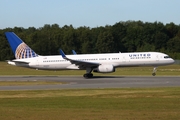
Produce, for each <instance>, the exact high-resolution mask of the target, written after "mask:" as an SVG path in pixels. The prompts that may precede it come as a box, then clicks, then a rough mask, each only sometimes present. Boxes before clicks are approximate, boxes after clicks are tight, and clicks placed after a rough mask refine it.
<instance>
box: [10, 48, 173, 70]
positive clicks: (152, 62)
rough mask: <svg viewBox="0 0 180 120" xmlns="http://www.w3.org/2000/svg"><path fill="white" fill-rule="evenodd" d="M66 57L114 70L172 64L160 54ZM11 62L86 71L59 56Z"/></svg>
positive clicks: (28, 65)
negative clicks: (110, 67) (107, 66)
mask: <svg viewBox="0 0 180 120" xmlns="http://www.w3.org/2000/svg"><path fill="white" fill-rule="evenodd" d="M66 56H67V57H68V58H70V59H73V60H78V61H87V62H92V63H99V64H100V65H112V66H113V67H114V68H117V67H126V66H162V65H169V64H173V63H174V60H173V59H172V58H169V57H168V55H166V54H164V53H160V52H134V53H108V54H79V55H66ZM13 61H14V62H13ZM13 61H10V62H9V64H12V65H17V66H23V67H30V68H35V69H44V70H62V69H64V70H65V69H86V68H79V66H76V65H75V64H72V63H71V62H70V61H68V60H66V59H63V58H62V56H61V55H57V56H38V57H34V58H26V59H15V60H13ZM16 61H18V62H16ZM25 62H26V63H28V64H26V63H25Z"/></svg>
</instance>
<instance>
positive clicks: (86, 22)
mask: <svg viewBox="0 0 180 120" xmlns="http://www.w3.org/2000/svg"><path fill="white" fill-rule="evenodd" d="M179 6H180V0H0V16H1V17H0V29H4V28H8V27H10V28H14V27H23V28H28V27H35V28H39V27H43V26H44V25H45V24H50V25H52V24H58V25H59V26H60V27H63V26H64V25H73V27H76V28H77V27H80V26H86V27H90V28H93V27H98V26H106V25H114V24H115V23H117V22H120V21H128V20H134V21H138V20H140V21H143V22H155V21H158V22H162V23H164V24H167V23H170V22H173V23H175V24H176V25H180V7H179Z"/></svg>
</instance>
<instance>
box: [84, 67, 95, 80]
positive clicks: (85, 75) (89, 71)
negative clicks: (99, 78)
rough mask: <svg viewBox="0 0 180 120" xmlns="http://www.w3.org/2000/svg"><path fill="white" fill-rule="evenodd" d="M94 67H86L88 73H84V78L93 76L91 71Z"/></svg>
mask: <svg viewBox="0 0 180 120" xmlns="http://www.w3.org/2000/svg"><path fill="white" fill-rule="evenodd" d="M92 70H93V69H92V68H86V74H84V75H83V77H84V78H92V77H93V74H92V73H91V72H92Z"/></svg>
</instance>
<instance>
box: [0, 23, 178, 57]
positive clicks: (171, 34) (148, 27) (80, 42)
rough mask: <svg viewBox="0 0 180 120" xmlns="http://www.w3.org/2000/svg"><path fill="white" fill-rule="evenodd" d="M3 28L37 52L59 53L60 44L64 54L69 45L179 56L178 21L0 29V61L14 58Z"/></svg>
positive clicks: (88, 49) (85, 50) (68, 51)
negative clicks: (155, 52)
mask: <svg viewBox="0 0 180 120" xmlns="http://www.w3.org/2000/svg"><path fill="white" fill-rule="evenodd" d="M6 31H13V32H15V33H16V34H17V35H18V36H19V37H20V38H21V39H22V40H23V41H24V42H25V43H26V44H28V45H29V46H30V47H31V48H32V49H33V50H34V51H35V52H36V53H37V54H40V55H58V54H59V49H60V48H61V49H63V50H64V52H65V53H66V54H72V51H71V50H72V49H74V50H75V51H76V52H77V53H78V54H81V53H83V54H86V53H110V52H119V51H121V52H138V51H159V52H164V53H167V54H169V55H170V56H171V57H172V58H174V59H180V25H175V24H174V23H169V24H166V25H164V24H163V23H161V22H154V23H149V22H142V21H126V22H118V23H116V24H114V25H112V26H111V25H106V26H101V27H96V28H89V27H86V26H83V27H78V28H74V27H73V26H72V25H69V26H68V25H65V26H63V27H60V26H59V25H58V24H53V25H49V24H45V25H44V26H43V27H40V28H35V27H29V28H27V29H25V28H22V27H14V28H6V29H0V60H1V61H2V60H8V59H13V58H14V55H13V53H12V51H11V49H10V46H9V44H8V42H7V40H6V37H5V34H4V32H6Z"/></svg>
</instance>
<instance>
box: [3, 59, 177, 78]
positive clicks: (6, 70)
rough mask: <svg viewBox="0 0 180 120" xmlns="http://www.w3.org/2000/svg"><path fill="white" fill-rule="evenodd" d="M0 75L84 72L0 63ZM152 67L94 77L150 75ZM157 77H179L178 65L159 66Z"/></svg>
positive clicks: (133, 68) (81, 73)
mask: <svg viewBox="0 0 180 120" xmlns="http://www.w3.org/2000/svg"><path fill="white" fill-rule="evenodd" d="M0 66H1V67H0V75H81V76H82V75H83V74H84V73H85V70H60V71H45V70H35V69H29V68H22V67H16V66H12V65H8V64H7V63H6V62H0ZM152 70H153V67H126V68H117V69H116V72H114V73H109V74H98V73H94V75H96V76H97V75H98V76H99V75H103V76H105V75H139V76H142V75H151V73H152ZM157 75H180V65H169V66H160V67H158V70H157Z"/></svg>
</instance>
